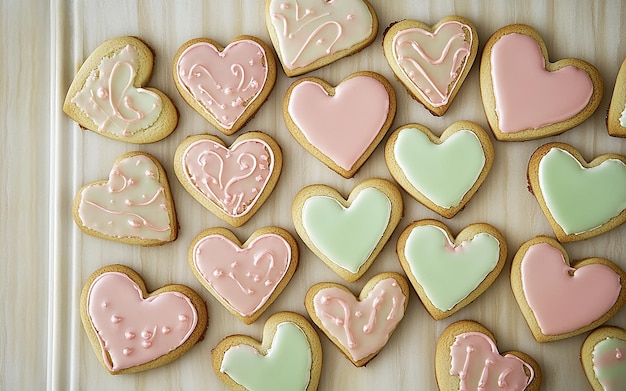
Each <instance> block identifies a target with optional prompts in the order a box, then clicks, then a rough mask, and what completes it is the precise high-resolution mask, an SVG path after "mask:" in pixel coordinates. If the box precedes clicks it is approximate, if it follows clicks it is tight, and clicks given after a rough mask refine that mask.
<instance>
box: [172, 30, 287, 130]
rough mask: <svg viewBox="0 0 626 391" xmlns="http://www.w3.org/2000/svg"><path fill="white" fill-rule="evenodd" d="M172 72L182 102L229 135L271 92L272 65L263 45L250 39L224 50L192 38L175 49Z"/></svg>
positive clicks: (273, 78)
mask: <svg viewBox="0 0 626 391" xmlns="http://www.w3.org/2000/svg"><path fill="white" fill-rule="evenodd" d="M172 72H173V74H174V82H175V83H176V88H178V92H180V94H181V96H182V97H183V98H184V99H185V101H187V103H189V105H191V107H193V108H194V109H195V110H196V111H197V112H198V113H200V114H201V115H202V116H203V117H204V118H206V120H207V121H209V122H210V123H211V124H213V126H215V127H216V128H218V129H219V130H220V131H221V132H222V133H224V134H226V135H230V134H233V133H235V132H236V131H238V130H239V129H241V127H243V126H244V125H245V123H246V122H248V120H249V119H250V118H251V117H252V116H253V115H254V113H256V112H257V110H259V108H260V107H261V105H262V104H263V103H264V102H265V100H266V99H267V97H268V95H269V94H270V92H271V91H272V88H273V87H274V82H275V81H276V61H275V60H274V55H273V54H272V50H271V49H270V48H269V46H267V45H266V44H265V43H264V42H263V41H261V40H260V39H258V38H256V37H252V36H247V35H244V36H240V37H237V38H236V39H235V40H234V41H233V42H232V43H230V44H229V45H228V46H226V47H225V48H223V47H221V46H220V45H219V44H218V43H216V42H215V41H212V40H210V39H204V38H198V39H192V40H191V41H188V42H186V43H185V44H183V45H182V46H181V47H180V49H178V51H177V52H176V55H175V56H174V65H173V69H172Z"/></svg>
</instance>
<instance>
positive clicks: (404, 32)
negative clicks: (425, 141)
mask: <svg viewBox="0 0 626 391" xmlns="http://www.w3.org/2000/svg"><path fill="white" fill-rule="evenodd" d="M383 48H384V51H385V57H386V58H387V62H388V63H389V66H390V67H391V69H392V70H393V72H394V74H395V75H396V77H397V78H398V79H399V80H400V81H401V82H402V84H404V86H405V87H406V88H407V90H408V91H409V93H410V94H411V95H412V96H413V97H414V98H415V99H417V100H418V101H419V102H421V103H422V104H423V105H424V106H425V107H426V108H427V109H428V110H429V111H430V112H431V113H433V114H434V115H437V116H441V115H443V114H445V112H446V111H447V110H448V108H449V107H450V105H451V104H452V101H453V99H454V97H455V96H456V94H457V92H458V91H459V88H460V87H461V85H462V84H463V81H464V80H465V77H466V76H467V74H468V73H469V71H470V69H471V68H472V64H473V63H474V59H475V58H476V53H477V52H478V34H477V32H476V28H475V27H474V26H473V25H472V24H471V23H470V22H469V21H468V20H467V19H465V18H462V17H459V16H449V17H446V18H444V19H442V20H440V21H439V22H438V23H437V24H435V25H434V26H433V27H432V28H431V27H430V26H428V25H426V24H424V23H422V22H418V21H416V20H410V19H407V20H403V21H400V22H398V23H395V24H393V25H392V26H391V27H389V29H387V30H386V31H385V35H384V38H383Z"/></svg>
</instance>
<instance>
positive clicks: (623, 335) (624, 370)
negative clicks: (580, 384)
mask: <svg viewBox="0 0 626 391" xmlns="http://www.w3.org/2000/svg"><path fill="white" fill-rule="evenodd" d="M580 361H581V363H582V366H583V370H584V371H585V375H586V376H587V380H589V384H591V387H592V388H593V389H594V391H618V390H623V389H624V384H626V330H624V329H621V328H619V327H610V326H604V327H600V328H597V329H596V330H594V331H593V332H592V333H591V334H589V335H588V336H587V338H586V339H585V341H584V342H583V345H582V347H581V348H580Z"/></svg>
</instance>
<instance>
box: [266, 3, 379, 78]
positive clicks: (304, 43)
mask: <svg viewBox="0 0 626 391" xmlns="http://www.w3.org/2000/svg"><path fill="white" fill-rule="evenodd" d="M265 23H266V25H267V31H268V32H269V34H270V38H271V39H272V43H273V44H274V48H275V49H276V52H277V54H278V57H279V58H280V61H281V63H282V65H283V69H284V71H285V73H286V74H287V76H290V77H291V76H298V75H301V74H303V73H307V72H310V71H312V70H315V69H318V68H321V67H323V66H325V65H327V64H330V63H332V62H334V61H337V60H339V59H340V58H343V57H346V56H349V55H351V54H354V53H356V52H358V51H360V50H361V49H363V48H364V47H366V46H368V45H369V44H371V43H372V42H373V41H374V39H375V38H376V33H377V32H378V19H377V17H376V13H375V12H374V9H373V8H372V6H371V5H370V4H369V3H368V2H367V1H366V0H341V1H328V0H266V6H265Z"/></svg>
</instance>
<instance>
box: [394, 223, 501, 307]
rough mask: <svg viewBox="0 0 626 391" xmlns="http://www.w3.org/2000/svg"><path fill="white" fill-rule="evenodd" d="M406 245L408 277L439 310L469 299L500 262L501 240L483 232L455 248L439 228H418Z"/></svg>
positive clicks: (433, 226)
mask: <svg viewBox="0 0 626 391" xmlns="http://www.w3.org/2000/svg"><path fill="white" fill-rule="evenodd" d="M405 243H406V244H405V246H404V249H402V252H403V256H404V258H405V259H406V260H407V263H408V265H409V268H410V272H411V274H412V275H413V276H414V278H415V279H416V280H417V282H418V283H419V284H420V286H421V287H422V289H423V290H424V292H425V294H426V296H427V297H428V300H430V301H431V303H432V304H433V305H434V306H435V307H436V308H438V309H439V310H441V311H449V310H451V309H452V308H453V307H454V306H455V305H457V304H458V303H459V302H460V301H462V300H463V299H465V298H466V297H467V296H469V295H470V293H472V292H473V291H474V290H475V289H476V288H477V287H478V286H479V285H480V284H481V283H482V282H483V280H484V279H485V278H486V277H487V275H489V274H490V273H491V272H492V271H493V270H494V269H495V268H496V267H497V266H498V263H499V260H500V241H499V240H498V239H497V238H495V237H494V236H492V235H491V234H489V233H486V232H482V233H478V234H477V235H475V236H473V237H472V238H471V239H469V240H466V241H463V242H461V243H459V244H458V245H455V244H454V243H453V242H452V241H451V240H450V238H449V236H448V233H447V232H446V231H445V230H444V229H442V228H441V227H439V226H436V225H418V226H416V227H414V228H413V229H412V230H411V231H410V233H409V235H408V237H407V239H406V242H405ZM407 272H408V271H407Z"/></svg>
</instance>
